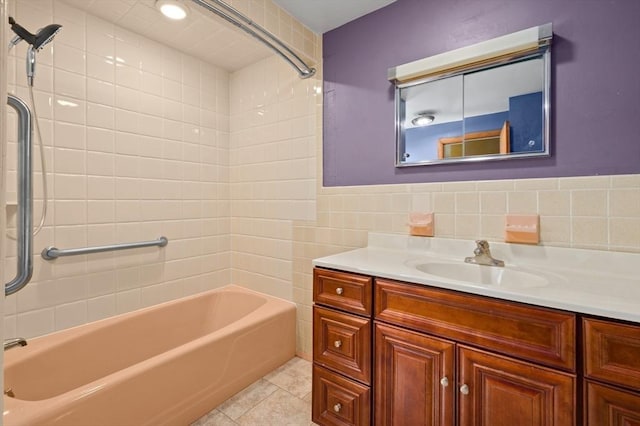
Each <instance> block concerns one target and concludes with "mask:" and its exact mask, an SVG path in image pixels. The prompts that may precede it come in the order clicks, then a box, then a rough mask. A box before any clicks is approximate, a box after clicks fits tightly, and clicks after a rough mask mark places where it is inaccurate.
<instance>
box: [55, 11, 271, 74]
mask: <svg viewBox="0 0 640 426" xmlns="http://www.w3.org/2000/svg"><path fill="white" fill-rule="evenodd" d="M63 1H64V2H65V3H67V4H69V5H71V6H74V7H76V8H78V9H82V10H84V11H86V12H87V13H90V14H91V15H94V16H97V17H99V18H102V19H104V20H106V21H109V22H112V23H114V24H117V25H119V26H121V27H123V28H125V29H127V30H130V31H133V32H135V33H137V34H140V35H143V36H145V37H148V38H150V39H152V40H155V41H158V42H160V43H163V44H166V45H167V46H170V47H173V48H175V49H177V50H180V51H181V52H184V53H187V54H189V55H192V56H195V57H197V58H200V59H202V60H204V61H206V62H209V63H211V64H214V65H216V66H219V67H221V68H224V69H225V70H227V71H230V72H233V71H236V70H239V69H242V68H244V67H246V66H247V65H250V64H252V63H254V62H256V61H259V60H260V59H264V58H266V57H268V56H270V55H272V54H273V52H272V51H271V50H270V49H269V48H267V47H265V46H264V45H263V44H262V43H260V42H258V41H256V40H255V39H254V38H252V37H250V36H249V35H247V34H246V33H245V32H244V31H242V30H240V29H238V28H236V27H235V26H233V25H231V24H229V23H227V22H226V21H224V20H223V19H222V18H219V17H218V16H216V15H214V14H213V13H211V12H208V11H206V10H205V9H203V8H202V7H200V6H198V5H197V4H195V3H192V2H190V1H189V2H187V4H188V7H189V15H188V16H187V18H186V19H184V20H182V21H172V20H170V19H167V18H165V17H164V16H163V15H162V14H161V13H160V12H159V11H158V10H157V9H156V8H155V0H63ZM229 3H230V1H229Z"/></svg>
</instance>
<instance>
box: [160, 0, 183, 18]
mask: <svg viewBox="0 0 640 426" xmlns="http://www.w3.org/2000/svg"><path fill="white" fill-rule="evenodd" d="M156 8H158V10H159V11H160V12H162V14H163V15H164V16H166V17H167V18H169V19H175V20H179V19H184V18H186V17H187V7H186V6H185V5H184V4H182V3H180V2H178V1H176V0H156Z"/></svg>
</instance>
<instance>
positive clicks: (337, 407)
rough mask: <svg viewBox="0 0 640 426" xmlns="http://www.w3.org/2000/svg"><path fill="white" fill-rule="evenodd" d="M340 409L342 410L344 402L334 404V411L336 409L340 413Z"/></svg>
mask: <svg viewBox="0 0 640 426" xmlns="http://www.w3.org/2000/svg"><path fill="white" fill-rule="evenodd" d="M340 410H342V404H340V403H339V402H338V403H337V404H336V405H334V406H333V411H335V412H336V413H339V412H340Z"/></svg>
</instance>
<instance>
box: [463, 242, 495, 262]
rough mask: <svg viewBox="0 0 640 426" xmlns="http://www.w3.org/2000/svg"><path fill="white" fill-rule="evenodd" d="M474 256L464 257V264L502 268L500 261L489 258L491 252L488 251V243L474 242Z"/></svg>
mask: <svg viewBox="0 0 640 426" xmlns="http://www.w3.org/2000/svg"><path fill="white" fill-rule="evenodd" d="M473 254H474V255H475V256H473V257H465V259H464V261H465V262H466V263H474V264H476V265H486V266H504V262H503V261H502V260H498V259H494V258H493V257H492V256H491V250H490V249H489V243H488V242H487V241H486V240H476V249H475V250H474V251H473Z"/></svg>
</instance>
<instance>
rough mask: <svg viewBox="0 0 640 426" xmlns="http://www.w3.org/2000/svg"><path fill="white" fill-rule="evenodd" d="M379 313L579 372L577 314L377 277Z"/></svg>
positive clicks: (425, 329)
mask: <svg viewBox="0 0 640 426" xmlns="http://www.w3.org/2000/svg"><path fill="white" fill-rule="evenodd" d="M375 300H376V305H375V318H376V319H377V320H382V321H386V322H389V323H392V324H397V325H400V326H403V327H408V328H412V329H415V330H419V331H423V332H427V333H430V334H434V335H438V336H442V337H445V338H447V339H452V340H457V341H459V342H464V343H470V344H474V345H478V346H481V347H483V348H486V349H492V350H495V351H498V352H502V353H504V354H508V355H513V356H516V357H520V358H523V359H526V360H530V361H534V362H538V363H541V364H544V365H548V366H552V367H558V368H562V369H565V370H569V371H575V366H576V331H575V330H576V319H575V315H574V314H571V313H566V312H560V311H555V310H552V309H545V308H538V307H532V306H528V305H524V304H520V303H515V302H508V301H501V300H496V299H490V298H485V297H481V296H474V295H468V294H463V293H458V292H453V291H447V290H441V289H435V288H432V287H426V286H419V285H412V284H406V283H400V282H394V281H389V280H383V279H376V294H375Z"/></svg>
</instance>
